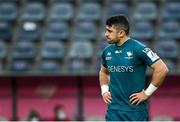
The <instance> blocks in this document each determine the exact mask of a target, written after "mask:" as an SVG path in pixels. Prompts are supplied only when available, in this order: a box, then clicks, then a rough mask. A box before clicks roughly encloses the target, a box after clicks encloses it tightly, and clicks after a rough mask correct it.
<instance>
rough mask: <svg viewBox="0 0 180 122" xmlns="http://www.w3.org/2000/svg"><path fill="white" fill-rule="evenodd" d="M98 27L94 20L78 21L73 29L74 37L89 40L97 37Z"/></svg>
mask: <svg viewBox="0 0 180 122" xmlns="http://www.w3.org/2000/svg"><path fill="white" fill-rule="evenodd" d="M96 34H97V28H96V25H95V23H93V22H77V24H76V25H75V28H74V30H73V35H72V36H73V37H74V38H78V39H79V38H80V39H87V40H94V39H96Z"/></svg>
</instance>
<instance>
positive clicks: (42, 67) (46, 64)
mask: <svg viewBox="0 0 180 122" xmlns="http://www.w3.org/2000/svg"><path fill="white" fill-rule="evenodd" d="M60 69H61V66H60V64H59V63H58V62H57V61H56V60H42V61H41V64H39V65H38V67H37V70H39V71H41V72H57V71H59V70H60Z"/></svg>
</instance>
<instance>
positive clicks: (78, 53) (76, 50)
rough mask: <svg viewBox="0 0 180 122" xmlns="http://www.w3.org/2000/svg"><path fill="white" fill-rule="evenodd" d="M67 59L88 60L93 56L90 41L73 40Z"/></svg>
mask: <svg viewBox="0 0 180 122" xmlns="http://www.w3.org/2000/svg"><path fill="white" fill-rule="evenodd" d="M70 49H71V50H69V58H72V59H74V58H75V59H76V58H77V59H79V58H80V59H90V58H91V57H92V56H93V45H92V43H91V42H90V41H84V40H79V41H78V40H77V41H76V40H75V41H73V42H72V43H71V45H70Z"/></svg>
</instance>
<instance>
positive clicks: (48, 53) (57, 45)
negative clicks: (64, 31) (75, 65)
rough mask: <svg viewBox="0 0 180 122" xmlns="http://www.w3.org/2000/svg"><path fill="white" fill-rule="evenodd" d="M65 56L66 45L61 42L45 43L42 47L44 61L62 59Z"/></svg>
mask: <svg viewBox="0 0 180 122" xmlns="http://www.w3.org/2000/svg"><path fill="white" fill-rule="evenodd" d="M64 55H65V48H64V44H63V43H62V42H60V41H45V42H44V43H43V45H42V51H41V56H42V58H43V59H57V60H58V59H62V58H63V57H64Z"/></svg>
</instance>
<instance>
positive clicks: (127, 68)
mask: <svg viewBox="0 0 180 122" xmlns="http://www.w3.org/2000/svg"><path fill="white" fill-rule="evenodd" d="M108 70H109V72H133V70H134V67H133V66H108Z"/></svg>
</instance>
